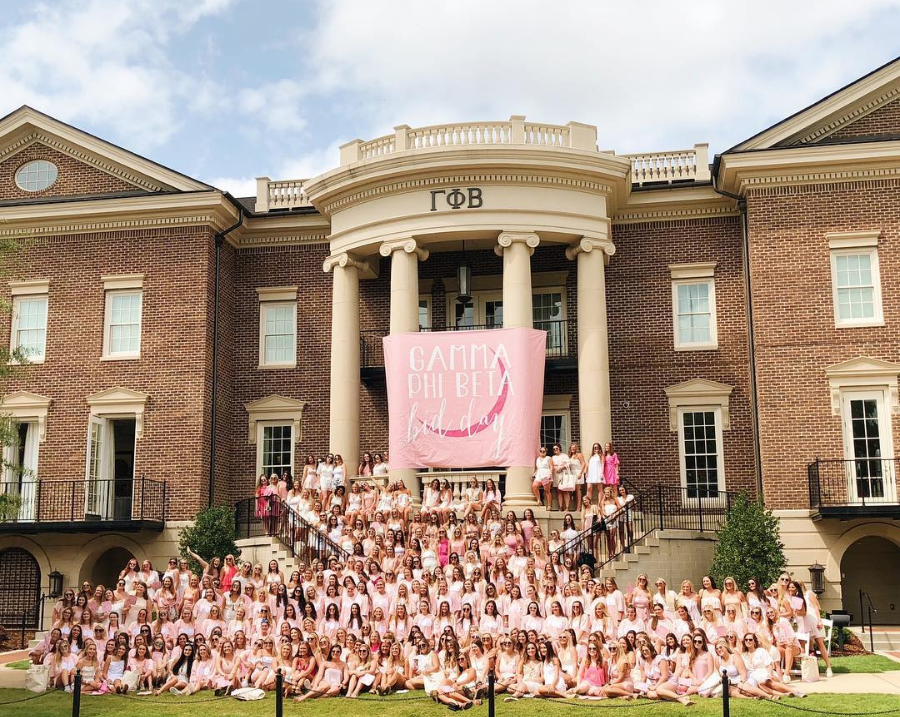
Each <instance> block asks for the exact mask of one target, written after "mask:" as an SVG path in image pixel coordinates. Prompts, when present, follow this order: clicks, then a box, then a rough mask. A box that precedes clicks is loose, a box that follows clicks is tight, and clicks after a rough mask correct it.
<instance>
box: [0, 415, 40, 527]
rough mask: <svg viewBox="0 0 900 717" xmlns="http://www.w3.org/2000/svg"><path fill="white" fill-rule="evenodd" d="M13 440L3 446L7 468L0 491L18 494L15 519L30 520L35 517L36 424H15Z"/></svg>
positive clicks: (26, 422)
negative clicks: (17, 510) (17, 509)
mask: <svg viewBox="0 0 900 717" xmlns="http://www.w3.org/2000/svg"><path fill="white" fill-rule="evenodd" d="M14 428H15V442H14V443H12V444H11V445H9V446H7V447H6V451H5V455H6V471H5V472H4V475H3V486H2V492H4V493H8V494H12V495H18V496H19V500H20V501H21V502H20V504H19V514H18V516H17V519H18V520H20V521H24V522H29V521H32V520H34V518H35V504H36V500H35V499H36V495H35V491H36V489H37V469H38V465H37V464H38V424H37V423H34V422H28V421H22V422H19V423H16V424H14Z"/></svg>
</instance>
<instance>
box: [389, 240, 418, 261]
mask: <svg viewBox="0 0 900 717" xmlns="http://www.w3.org/2000/svg"><path fill="white" fill-rule="evenodd" d="M395 251H405V252H406V253H407V254H415V255H416V256H417V257H419V261H425V260H426V259H427V258H428V254H429V252H428V249H423V248H422V247H420V246H419V243H418V242H417V241H416V240H415V239H412V238H409V239H400V240H398V241H386V242H384V243H383V244H382V245H381V247H380V248H379V249H378V253H379V254H381V256H390V255H391V254H393V253H394V252H395Z"/></svg>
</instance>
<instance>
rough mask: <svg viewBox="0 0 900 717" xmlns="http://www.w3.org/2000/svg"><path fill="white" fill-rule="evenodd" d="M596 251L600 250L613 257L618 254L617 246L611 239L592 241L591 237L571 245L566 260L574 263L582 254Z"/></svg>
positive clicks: (583, 238)
mask: <svg viewBox="0 0 900 717" xmlns="http://www.w3.org/2000/svg"><path fill="white" fill-rule="evenodd" d="M594 249H599V250H600V251H602V252H603V253H604V254H606V256H612V255H613V254H615V253H616V245H615V244H613V243H612V242H611V241H610V240H609V239H591V238H589V237H581V239H579V240H578V241H576V242H574V243H572V244H570V245H569V247H568V248H567V249H566V259H569V260H570V261H572V260H574V259H575V257H577V256H578V255H579V254H581V253H582V252H584V253H585V254H587V253H588V252H592V251H594Z"/></svg>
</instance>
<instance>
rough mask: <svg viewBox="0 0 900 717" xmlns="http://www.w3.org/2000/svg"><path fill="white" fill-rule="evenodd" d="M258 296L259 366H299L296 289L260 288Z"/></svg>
mask: <svg viewBox="0 0 900 717" xmlns="http://www.w3.org/2000/svg"><path fill="white" fill-rule="evenodd" d="M256 293H257V294H258V295H259V367H260V368H294V367H296V365H297V287H296V286H276V287H267V288H265V289H257V290H256Z"/></svg>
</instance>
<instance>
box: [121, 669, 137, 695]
mask: <svg viewBox="0 0 900 717" xmlns="http://www.w3.org/2000/svg"><path fill="white" fill-rule="evenodd" d="M140 681H141V676H140V675H139V674H138V673H137V672H135V671H134V670H126V671H125V674H123V675H122V684H123V685H126V686H127V687H128V690H129V692H134V691H135V690H136V689H137V686H138V682H140Z"/></svg>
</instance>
